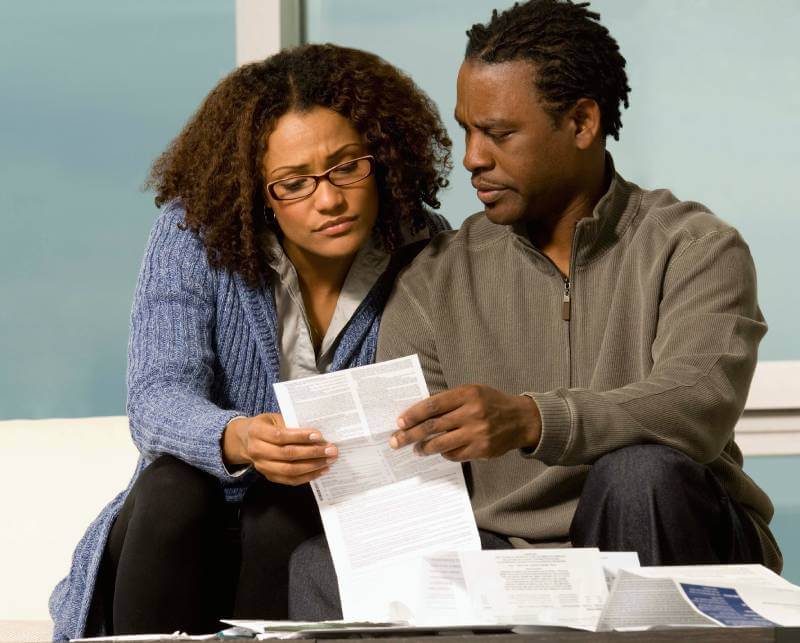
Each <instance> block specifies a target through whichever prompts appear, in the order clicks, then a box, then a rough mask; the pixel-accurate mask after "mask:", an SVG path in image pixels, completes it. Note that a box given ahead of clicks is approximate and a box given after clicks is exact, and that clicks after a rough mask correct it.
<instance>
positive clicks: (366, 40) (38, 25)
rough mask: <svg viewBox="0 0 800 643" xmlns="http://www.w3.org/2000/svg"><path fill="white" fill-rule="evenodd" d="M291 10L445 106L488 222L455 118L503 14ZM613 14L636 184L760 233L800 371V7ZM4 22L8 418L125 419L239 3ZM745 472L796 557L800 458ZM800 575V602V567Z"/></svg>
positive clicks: (307, 37) (372, 6) (459, 188)
mask: <svg viewBox="0 0 800 643" xmlns="http://www.w3.org/2000/svg"><path fill="white" fill-rule="evenodd" d="M277 2H278V0H263V4H264V6H267V5H270V4H274V3H277ZM245 4H247V3H246V2H245V1H244V0H242V1H241V2H240V3H239V7H238V8H239V12H240V15H239V16H238V28H239V30H240V36H239V37H240V39H241V37H242V36H241V29H242V21H243V20H245V21H246V19H247V16H244V15H243V14H242V8H243V7H244V6H245ZM250 4H251V5H252V3H250ZM280 4H281V6H282V7H284V8H286V7H287V6H289V5H291V6H292V7H293V9H292V15H293V16H294V18H293V23H292V24H291V25H289V27H287V25H286V24H283V25H281V26H282V27H283V28H284V31H286V30H287V29H290V30H292V36H291V38H288V39H287V38H284V39H283V40H282V42H284V43H287V42H299V41H306V42H326V41H327V42H335V43H339V44H343V45H348V46H355V47H360V48H363V49H368V50H371V51H374V52H376V53H378V54H380V55H381V56H383V57H384V58H386V59H387V60H389V61H390V62H392V63H394V64H395V65H397V66H399V67H400V68H402V69H404V70H405V71H407V72H408V73H409V74H410V75H411V76H412V77H413V78H414V79H415V80H416V81H417V82H418V84H419V85H420V86H421V87H422V88H423V89H424V90H425V91H427V92H428V93H429V94H430V95H431V97H432V98H433V99H434V101H435V102H436V103H437V104H438V105H439V108H440V110H441V112H442V115H443V116H444V118H445V122H446V124H447V127H448V129H449V131H450V134H451V137H452V138H453V140H454V143H455V145H454V156H453V158H454V164H455V168H454V171H453V174H452V176H451V183H452V186H451V188H450V189H448V190H447V191H445V193H444V194H443V195H442V209H441V212H442V213H443V214H445V216H447V217H448V218H449V219H450V221H451V223H452V224H453V225H456V226H457V225H458V224H459V223H460V222H461V221H463V219H464V218H465V217H466V216H468V215H469V214H471V213H472V212H474V211H476V210H477V209H479V208H478V205H479V204H478V202H477V200H476V199H475V197H474V193H473V191H472V190H471V188H470V187H469V181H468V175H467V173H466V171H465V170H464V169H463V168H462V167H461V165H460V159H461V155H462V152H463V144H462V141H461V134H460V131H459V130H458V128H457V127H456V125H455V122H454V121H453V119H452V113H453V108H454V104H455V76H456V71H457V69H458V66H459V64H460V62H461V58H462V56H463V50H464V46H465V42H466V39H465V35H464V32H465V31H466V29H467V28H469V26H470V25H471V24H472V23H474V22H485V21H486V20H487V19H488V18H489V16H490V13H491V9H492V8H493V7H494V6H497V5H495V2H493V1H491V0H441V1H438V2H429V1H425V0H404V1H403V2H370V1H367V0H306V1H305V2H302V3H301V2H294V3H287V2H286V0H283V1H282V2H281V3H280ZM503 7H504V5H501V6H500V8H503ZM592 7H593V8H594V9H595V10H596V11H598V12H599V13H600V14H601V17H602V22H603V23H604V24H605V25H606V26H607V27H608V28H609V30H610V31H611V33H612V35H614V36H615V37H616V38H617V40H618V42H619V43H620V47H621V50H622V53H623V55H624V56H625V57H626V59H627V61H628V66H627V70H628V75H629V79H630V85H631V87H632V93H631V96H630V100H631V106H630V109H628V110H627V111H626V112H624V113H623V116H622V120H623V128H622V131H621V140H620V141H619V142H615V141H611V142H610V145H609V148H610V150H611V152H612V154H613V155H614V158H615V162H616V165H617V169H618V170H619V172H620V173H621V174H622V175H623V176H625V177H626V178H627V179H629V180H632V181H635V182H637V183H639V184H640V185H642V186H643V187H648V188H656V187H668V188H670V189H671V190H672V191H673V192H674V193H675V194H676V195H677V196H678V197H679V198H682V199H686V200H697V201H700V202H702V203H704V204H706V205H707V206H709V207H710V208H711V209H712V210H713V211H714V212H715V213H717V214H718V215H719V216H720V217H722V218H723V219H725V220H726V221H728V222H730V223H732V224H733V225H735V226H736V227H737V228H738V229H739V230H740V231H741V232H742V234H743V236H744V237H745V239H746V240H747V241H748V242H749V244H750V246H751V249H752V252H753V256H754V258H755V261H756V266H757V269H758V274H759V297H760V302H761V305H762V309H763V311H764V314H765V316H766V318H767V320H768V322H769V326H770V330H769V333H768V334H767V336H766V338H765V340H764V342H763V343H762V346H761V352H760V358H761V359H763V360H793V361H796V360H800V339H799V337H800V335H798V328H797V321H796V320H797V319H798V318H800V297H798V295H797V287H796V284H795V280H796V279H797V275H798V271H797V269H796V268H795V269H793V268H791V265H793V260H792V257H793V256H795V254H797V251H796V250H795V245H796V243H797V238H798V237H799V236H800V220H798V216H797V215H798V213H800V192H798V191H797V189H795V188H792V187H791V186H792V185H794V180H797V176H798V174H800V172H799V170H800V162H798V158H797V155H796V148H797V143H798V134H797V132H798V114H799V113H800V84H798V83H797V79H798V77H799V75H800V51H798V49H797V47H796V40H797V34H798V33H800V4H798V2H797V1H796V0H768V1H766V2H763V3H753V2H751V1H749V0H671V1H670V2H663V1H659V0H595V1H594V2H592ZM0 10H1V11H2V20H0V92H1V93H2V94H1V95H2V100H0V224H1V227H0V275H2V276H0V419H11V418H46V417H83V416H97V415H121V414H124V412H125V406H124V401H125V353H126V344H127V331H128V317H129V313H130V302H131V297H132V294H133V289H134V286H135V282H136V276H137V272H138V269H139V263H140V260H141V254H142V251H143V248H144V244H145V241H146V238H147V233H148V230H149V228H150V225H151V223H152V221H153V219H154V217H155V215H156V210H155V208H154V206H153V199H152V194H148V193H144V192H142V190H141V189H140V188H141V185H142V183H143V182H144V180H145V178H146V175H147V172H148V168H149V165H150V163H151V162H152V161H153V159H154V158H155V157H156V156H157V155H158V154H159V153H160V152H161V151H162V150H163V149H164V147H165V146H166V145H167V144H168V143H169V141H170V140H171V139H172V138H173V137H174V136H175V135H176V134H177V133H178V132H179V130H180V128H181V127H182V125H183V124H184V122H185V121H186V119H187V118H188V117H189V116H190V115H191V114H192V113H193V111H194V110H195V109H196V108H197V106H198V104H199V102H200V101H201V100H202V98H203V97H204V96H205V94H206V93H207V92H208V91H209V90H210V89H211V88H212V87H213V86H214V84H215V83H216V82H217V81H218V80H219V79H220V78H221V77H222V76H224V75H225V74H226V73H228V72H229V71H230V70H232V69H233V68H234V67H235V65H236V60H237V55H236V52H237V3H235V2H234V1H233V0H138V1H137V2H107V1H104V0H71V1H70V2H68V3H66V2H52V1H50V0H25V1H24V2H23V1H20V0H2V1H0ZM245 26H246V25H245ZM287 33H288V32H287ZM239 45H241V43H239ZM797 386H798V390H799V391H800V382H798V383H797ZM795 453H797V451H795ZM746 469H747V470H748V472H749V473H750V474H751V475H752V476H753V477H754V478H756V480H757V481H758V482H759V483H761V484H762V486H764V487H765V488H766V489H767V490H768V492H769V493H770V495H771V496H772V498H773V500H774V501H775V503H776V506H777V508H778V513H777V515H776V519H775V521H774V523H773V524H774V527H775V531H776V533H777V534H778V535H779V539H780V541H781V543H782V544H783V546H784V548H785V549H786V548H788V547H789V545H790V543H800V501H799V500H798V498H797V492H796V491H795V489H796V488H797V482H798V478H799V477H800V474H798V460H797V458H796V457H795V456H794V455H791V454H787V455H776V456H771V457H759V458H750V459H748V461H747V463H746ZM786 575H787V577H789V578H790V579H792V580H793V581H794V582H800V561H798V560H797V556H796V555H795V554H794V552H792V554H791V555H787V569H786Z"/></svg>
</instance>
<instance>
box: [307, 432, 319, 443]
mask: <svg viewBox="0 0 800 643" xmlns="http://www.w3.org/2000/svg"><path fill="white" fill-rule="evenodd" d="M308 439H309V440H311V441H312V442H319V441H320V440H321V439H322V436H321V435H320V434H319V433H309V434H308Z"/></svg>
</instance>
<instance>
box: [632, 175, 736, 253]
mask: <svg viewBox="0 0 800 643" xmlns="http://www.w3.org/2000/svg"><path fill="white" fill-rule="evenodd" d="M635 189H636V190H637V191H638V192H639V196H640V199H641V200H640V207H639V217H637V218H638V219H639V221H638V224H637V228H638V229H639V232H640V233H649V234H652V235H663V236H664V237H665V238H667V239H671V240H673V241H674V242H678V243H692V242H694V241H697V240H698V239H701V238H703V237H706V236H708V235H728V234H730V235H737V236H738V232H737V231H736V228H734V227H733V226H732V225H731V224H729V223H727V222H726V221H725V220H724V219H723V218H721V217H719V216H718V215H717V214H715V213H714V212H712V210H711V209H710V208H708V207H707V206H706V205H705V204H703V203H700V202H699V201H691V200H689V201H687V200H683V199H680V198H679V197H677V196H676V195H675V194H674V193H673V192H672V191H671V190H669V189H666V188H659V189H653V190H645V189H642V188H639V187H638V186H636V187H635Z"/></svg>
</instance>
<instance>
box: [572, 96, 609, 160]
mask: <svg viewBox="0 0 800 643" xmlns="http://www.w3.org/2000/svg"><path fill="white" fill-rule="evenodd" d="M569 118H570V119H571V120H572V126H573V131H574V132H575V146H576V147H577V148H578V149H579V150H586V149H589V147H591V145H592V144H593V143H594V141H595V140H597V139H598V138H599V137H600V136H602V126H601V123H600V106H599V105H598V104H597V101H595V100H594V99H592V98H579V99H578V100H577V101H576V102H575V105H573V107H572V109H571V110H570V113H569Z"/></svg>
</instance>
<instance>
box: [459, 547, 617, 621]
mask: <svg viewBox="0 0 800 643" xmlns="http://www.w3.org/2000/svg"><path fill="white" fill-rule="evenodd" d="M459 557H460V559H461V565H462V567H463V569H464V579H465V584H466V588H467V594H468V595H469V596H470V597H471V598H472V601H473V605H474V607H475V608H476V609H480V610H482V611H483V613H484V614H486V615H489V616H490V619H491V622H494V623H510V624H517V625H551V626H565V627H573V628H577V629H583V630H594V629H595V627H596V626H597V622H598V619H599V617H600V612H601V611H602V609H603V605H604V604H605V602H606V598H607V596H608V589H607V587H606V580H605V576H604V574H603V565H602V563H601V560H600V553H599V551H598V550H597V549H590V548H586V549H516V550H496V551H481V552H461V553H459Z"/></svg>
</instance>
